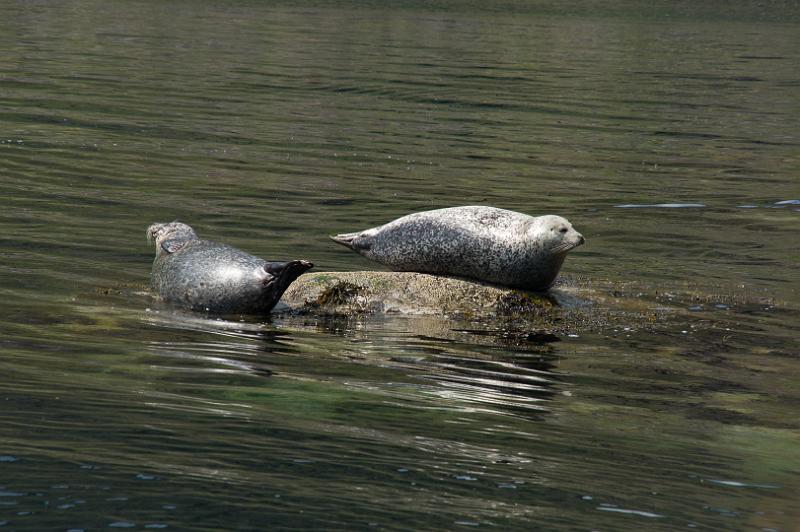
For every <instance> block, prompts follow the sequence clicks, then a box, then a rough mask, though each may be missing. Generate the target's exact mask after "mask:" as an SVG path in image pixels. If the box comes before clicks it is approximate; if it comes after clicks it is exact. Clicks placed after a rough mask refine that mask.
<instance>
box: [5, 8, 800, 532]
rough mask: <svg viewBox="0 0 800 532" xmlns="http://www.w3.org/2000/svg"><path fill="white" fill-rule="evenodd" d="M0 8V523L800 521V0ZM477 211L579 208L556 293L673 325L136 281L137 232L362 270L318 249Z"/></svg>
mask: <svg viewBox="0 0 800 532" xmlns="http://www.w3.org/2000/svg"><path fill="white" fill-rule="evenodd" d="M0 8H2V13H3V16H2V17H0V49H2V54H0V126H1V127H0V185H1V186H2V196H0V235H2V236H0V294H2V297H3V300H4V304H3V311H2V313H0V405H1V406H2V408H0V528H8V529H12V530H67V529H84V530H90V529H97V528H109V527H111V528H139V529H142V528H154V529H157V528H165V527H166V528H170V529H196V530H203V529H207V530H219V529H252V530H256V529H257V530H264V529H281V528H320V529H365V528H379V529H398V530H400V529H402V530H409V529H459V528H475V527H479V528H496V529H529V530H530V529H546V530H554V529H564V530H567V529H569V530H590V529H594V530H671V529H683V528H687V527H688V528H696V529H703V530H720V529H731V530H733V529H737V530H773V529H776V530H795V529H797V526H798V525H797V523H798V522H800V511H799V510H798V506H797V494H798V489H800V423H798V415H797V412H798V409H799V408H800V392H798V389H800V386H799V385H800V359H799V356H800V352H799V351H800V349H799V348H800V343H799V342H798V337H800V294H799V293H798V287H800V274H799V273H798V262H799V261H800V240H799V239H798V238H797V233H798V227H799V225H800V212H799V211H800V201H798V200H800V24H799V23H800V9H798V7H797V4H796V3H794V2H767V3H763V2H736V3H729V2H697V3H685V2H657V3H652V2H640V1H633V0H631V1H625V2H623V1H619V2H608V3H596V2H573V3H567V4H563V3H548V2H531V3H523V2H502V3H478V2H457V1H449V2H447V1H445V2H432V3H428V2H413V1H412V2H394V3H378V2H368V1H367V2H345V3H336V4H334V3H324V2H309V3H299V4H298V3H288V2H287V3H271V2H255V1H252V2H204V1H192V2H180V1H178V2H155V1H132V2H117V1H106V2H99V1H76V2H50V1H46V0H45V1H26V2H22V1H16V2H15V1H0ZM464 204H490V205H496V206H500V207H505V208H511V209H516V210H520V211H524V212H527V213H530V214H534V215H536V214H541V213H558V214H561V215H564V216H567V217H568V218H569V219H570V220H571V221H572V222H573V224H574V225H575V226H576V228H577V229H578V230H580V231H581V232H582V233H583V234H584V235H586V237H587V239H588V244H587V245H586V246H585V247H583V248H580V249H579V250H577V251H575V252H574V253H573V254H572V255H571V256H570V258H569V259H568V260H567V263H566V265H565V269H564V276H565V278H566V279H567V282H571V281H570V279H573V280H580V282H583V283H588V284H589V285H594V284H597V285H598V286H606V285H605V284H603V283H610V284H612V285H614V286H621V287H622V289H623V291H624V292H625V295H626V296H627V297H628V298H632V299H633V300H637V299H641V301H642V305H643V306H645V307H648V308H652V307H653V306H658V305H667V304H668V305H670V306H671V307H670V308H678V309H682V310H683V311H685V312H683V313H677V314H675V316H673V317H672V318H670V319H666V320H664V321H661V320H660V319H659V320H655V322H650V323H644V322H643V319H637V317H636V316H635V315H631V318H630V324H628V325H626V326H623V325H620V326H618V327H617V326H615V327H613V328H612V327H609V328H606V329H603V328H599V329H594V330H579V329H575V330H574V331H572V332H571V333H570V334H562V335H557V336H553V335H550V334H547V331H532V332H531V334H528V335H516V336H514V335H512V336H509V335H507V334H500V333H498V334H494V333H493V332H492V331H493V327H494V324H492V323H459V322H451V321H447V320H441V319H423V318H402V317H394V318H380V317H379V318H374V319H356V318H354V319H349V320H348V319H315V318H312V317H307V318H274V319H272V320H268V321H264V322H258V321H255V322H226V321H214V320H207V319H204V318H203V317H202V316H191V315H187V314H183V313H180V312H177V311H172V310H169V309H166V308H163V307H159V306H157V305H155V304H154V302H153V301H152V300H151V299H150V298H148V297H147V295H146V294H143V293H141V290H142V286H144V285H146V283H147V282H148V273H149V267H150V262H151V260H152V249H151V248H149V247H148V246H147V243H146V241H145V234H144V230H145V228H146V226H147V225H148V224H149V223H150V222H153V221H169V220H172V219H175V218H180V219H181V220H183V221H185V222H187V223H190V224H192V225H193V226H195V227H196V229H197V230H198V232H199V233H200V234H201V235H203V236H206V237H209V238H214V239H219V240H225V241H227V242H229V243H232V244H234V245H238V246H240V247H242V248H244V249H247V250H248V251H251V252H254V253H256V254H259V255H262V256H264V257H267V258H275V259H277V258H308V259H312V260H314V262H315V263H317V269H318V270H326V269H335V270H345V269H364V268H369V267H370V264H369V263H368V262H367V261H366V260H364V259H361V258H360V257H357V256H355V255H354V254H348V253H347V252H346V251H345V250H343V249H342V248H339V247H337V246H335V245H333V244H331V243H330V242H329V241H328V240H327V238H326V235H327V234H329V233H333V232H340V231H347V230H354V229H359V228H365V227H368V226H371V225H376V224H378V223H382V222H385V221H388V220H390V219H392V218H394V217H396V216H399V215H402V214H405V213H408V212H411V211H416V210H424V209H428V208H436V207H444V206H452V205H464ZM614 304H615V303H614V293H611V292H610V293H609V299H608V301H607V303H606V305H607V306H608V308H606V309H603V310H604V311H607V312H614ZM623 321H624V320H623ZM568 328H569V327H567V329H568ZM470 331H471V332H470Z"/></svg>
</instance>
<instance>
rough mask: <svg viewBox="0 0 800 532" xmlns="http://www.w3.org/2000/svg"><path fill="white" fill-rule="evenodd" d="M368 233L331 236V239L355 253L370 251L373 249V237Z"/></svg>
mask: <svg viewBox="0 0 800 532" xmlns="http://www.w3.org/2000/svg"><path fill="white" fill-rule="evenodd" d="M365 233H366V231H360V232H358V233H342V234H340V235H335V236H331V237H330V239H331V240H333V241H334V242H336V243H337V244H341V245H343V246H344V247H346V248H350V249H352V250H353V251H359V252H360V251H369V249H370V248H371V247H372V238H371V236H372V235H368V234H365Z"/></svg>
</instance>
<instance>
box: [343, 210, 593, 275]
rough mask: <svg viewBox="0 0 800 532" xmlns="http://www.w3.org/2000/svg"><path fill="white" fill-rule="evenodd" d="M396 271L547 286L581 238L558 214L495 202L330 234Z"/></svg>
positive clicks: (436, 211) (408, 217)
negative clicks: (516, 208)
mask: <svg viewBox="0 0 800 532" xmlns="http://www.w3.org/2000/svg"><path fill="white" fill-rule="evenodd" d="M331 238H332V239H333V240H334V241H336V242H338V243H339V244H342V245H344V246H347V247H349V248H350V249H353V250H354V251H357V252H358V253H360V254H361V255H364V256H365V257H367V258H369V259H372V260H374V261H377V262H379V263H381V264H384V265H386V266H388V267H389V268H391V269H393V270H396V271H413V272H422V273H436V274H443V275H453V276H458V277H467V278H471V279H477V280H479V281H486V282H489V283H494V284H499V285H503V286H509V287H513V288H521V289H523V290H533V291H543V290H547V289H548V288H549V287H550V286H551V285H552V284H553V282H554V281H555V279H556V276H557V275H558V271H559V270H560V269H561V265H562V264H563V262H564V258H565V257H566V255H567V252H568V251H570V250H571V249H573V248H575V247H577V246H579V245H581V244H583V243H584V238H583V236H581V234H580V233H578V232H577V231H576V230H575V229H573V227H572V224H570V223H569V221H567V220H566V219H565V218H562V217H560V216H552V215H548V216H538V217H533V216H528V215H527V214H522V213H519V212H514V211H508V210H505V209H498V208H495V207H482V206H467V207H451V208H448V209H437V210H433V211H425V212H418V213H414V214H409V215H408V216H403V217H402V218H398V219H397V220H394V221H393V222H389V223H387V224H385V225H381V226H379V227H373V228H372V229H367V230H365V231H361V232H358V233H345V234H341V235H336V236H332V237H331Z"/></svg>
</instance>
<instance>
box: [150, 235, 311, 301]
mask: <svg viewBox="0 0 800 532" xmlns="http://www.w3.org/2000/svg"><path fill="white" fill-rule="evenodd" d="M147 239H148V241H153V240H155V244H156V258H155V261H153V272H152V279H151V286H152V287H153V290H154V291H155V292H156V293H157V294H158V295H159V296H161V298H162V299H164V300H165V301H167V302H168V303H172V304H175V305H180V306H183V307H186V308H189V309H192V310H197V311H204V312H210V313H213V314H266V313H267V312H269V311H270V310H272V307H274V306H275V304H276V303H277V302H278V300H279V299H280V298H281V296H282V295H283V292H284V291H285V290H286V288H288V287H289V285H290V284H291V283H292V281H294V280H295V279H297V277H298V276H300V274H302V273H303V272H305V271H306V270H308V269H309V268H311V267H312V266H313V264H311V263H310V262H308V261H304V260H293V261H289V262H267V261H265V260H263V259H260V258H258V257H255V256H253V255H250V254H249V253H245V252H244V251H242V250H240V249H236V248H234V247H232V246H228V245H226V244H218V243H216V242H211V241H210V240H201V239H200V238H198V237H197V234H196V233H195V232H194V230H193V229H192V228H191V227H189V226H188V225H186V224H183V223H180V222H177V221H176V222H171V223H168V224H163V223H156V224H152V225H151V226H150V227H148V228H147Z"/></svg>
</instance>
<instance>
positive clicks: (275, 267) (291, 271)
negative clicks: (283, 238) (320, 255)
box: [264, 260, 314, 286]
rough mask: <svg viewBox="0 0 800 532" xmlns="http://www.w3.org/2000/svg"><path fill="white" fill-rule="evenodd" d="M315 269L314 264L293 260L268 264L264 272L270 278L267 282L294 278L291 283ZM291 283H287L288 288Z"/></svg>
mask: <svg viewBox="0 0 800 532" xmlns="http://www.w3.org/2000/svg"><path fill="white" fill-rule="evenodd" d="M313 267H314V264H313V263H311V262H308V261H307V260H292V261H289V262H268V263H267V264H265V265H264V271H265V272H267V273H268V274H269V275H270V277H268V278H267V279H266V282H268V283H269V282H273V281H275V280H282V279H284V278H286V277H289V276H292V277H291V280H290V281H289V283H291V282H292V281H294V280H295V279H297V278H298V277H299V276H300V274H302V273H303V272H305V271H307V270H310V269H311V268H313ZM289 283H286V286H289Z"/></svg>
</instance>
